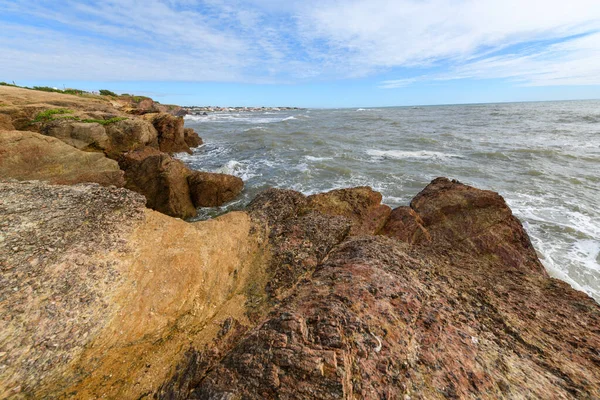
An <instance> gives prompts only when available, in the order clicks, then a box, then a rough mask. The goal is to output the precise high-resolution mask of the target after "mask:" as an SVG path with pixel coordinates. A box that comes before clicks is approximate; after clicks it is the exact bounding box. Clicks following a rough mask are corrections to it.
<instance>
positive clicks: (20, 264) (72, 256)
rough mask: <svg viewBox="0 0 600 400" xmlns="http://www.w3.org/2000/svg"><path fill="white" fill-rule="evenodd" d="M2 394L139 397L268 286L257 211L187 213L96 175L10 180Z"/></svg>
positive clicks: (1, 311)
mask: <svg viewBox="0 0 600 400" xmlns="http://www.w3.org/2000/svg"><path fill="white" fill-rule="evenodd" d="M0 194H1V195H0V216H1V218H0V227H1V232H2V237H1V238H2V240H0V255H2V257H0V260H1V261H0V262H1V264H0V266H1V268H2V275H1V276H0V280H1V282H0V283H1V285H0V298H1V299H2V303H1V306H0V319H1V320H2V321H3V324H2V325H0V364H2V365H3V368H2V369H0V398H13V399H14V398H17V399H19V398H57V397H65V398H77V399H83V398H100V397H105V398H120V399H137V398H140V397H143V396H147V395H148V394H149V393H153V392H155V391H157V390H158V386H159V385H160V384H161V383H163V382H164V381H165V380H166V379H167V378H168V377H169V376H171V375H172V374H173V373H174V372H175V366H176V365H177V364H178V363H179V362H180V361H181V360H183V358H184V355H185V353H186V351H187V349H188V348H189V347H190V346H195V347H198V348H201V347H202V346H204V345H205V344H208V343H210V342H211V340H212V339H213V338H216V337H217V336H218V334H219V332H221V331H222V323H223V321H225V320H227V319H228V318H234V319H235V321H236V324H242V325H243V324H248V321H247V317H246V316H245V311H246V307H245V304H247V302H253V299H254V297H253V296H254V295H253V291H254V292H256V291H260V288H261V287H262V286H264V282H262V281H261V279H264V265H265V264H266V263H265V261H264V260H263V257H264V256H265V253H264V249H263V248H262V247H261V246H262V245H261V243H264V242H263V241H262V239H260V236H257V233H254V234H252V233H251V221H250V218H249V217H248V215H247V214H245V213H241V212H238V213H230V214H227V215H225V216H223V217H220V218H217V219H215V220H211V221H207V222H199V223H193V224H190V223H186V222H183V221H181V220H177V219H173V218H170V217H168V216H165V215H162V214H159V213H156V212H154V211H151V210H148V209H145V208H144V199H143V197H142V196H140V195H138V194H135V193H133V192H131V191H127V190H124V189H107V188H102V187H99V186H94V185H78V186H71V187H69V186H50V185H45V184H42V183H39V182H37V183H36V182H34V183H29V182H23V183H21V182H5V183H0Z"/></svg>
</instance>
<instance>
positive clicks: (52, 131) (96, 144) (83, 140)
mask: <svg viewBox="0 0 600 400" xmlns="http://www.w3.org/2000/svg"><path fill="white" fill-rule="evenodd" d="M42 133H43V134H44V135H48V136H52V137H55V138H57V139H60V140H62V141H63V142H65V143H66V144H68V145H70V146H73V147H75V148H77V149H80V150H84V151H104V150H107V149H108V147H109V143H110V139H109V137H108V135H107V134H106V129H104V127H103V126H102V125H100V124H97V123H84V122H73V121H61V120H57V121H53V122H52V123H50V124H48V125H47V126H45V127H44V129H43V130H42Z"/></svg>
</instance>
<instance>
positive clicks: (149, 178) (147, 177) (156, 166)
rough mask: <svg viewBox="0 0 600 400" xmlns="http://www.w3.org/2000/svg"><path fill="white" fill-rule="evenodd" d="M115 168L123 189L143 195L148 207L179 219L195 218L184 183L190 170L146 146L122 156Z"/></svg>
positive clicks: (186, 182)
mask: <svg viewBox="0 0 600 400" xmlns="http://www.w3.org/2000/svg"><path fill="white" fill-rule="evenodd" d="M119 166H120V167H121V169H122V170H123V171H125V180H126V184H125V187H126V188H128V189H130V190H133V191H135V192H137V193H140V194H143V195H144V197H146V200H147V202H146V205H147V206H148V207H150V208H152V209H153V210H157V211H160V212H162V213H164V214H167V215H170V216H173V217H179V218H183V219H186V218H191V217H194V216H195V215H196V207H194V204H193V203H192V197H191V194H190V188H189V186H188V181H187V177H188V175H189V174H190V173H191V171H190V170H189V169H188V168H187V167H186V166H185V165H184V164H183V163H182V162H181V161H179V160H175V159H173V158H172V157H171V156H169V155H168V154H165V153H162V152H160V151H158V150H157V149H154V148H151V147H146V148H144V149H141V150H136V151H132V152H129V153H126V154H124V155H123V156H122V157H121V158H120V159H119Z"/></svg>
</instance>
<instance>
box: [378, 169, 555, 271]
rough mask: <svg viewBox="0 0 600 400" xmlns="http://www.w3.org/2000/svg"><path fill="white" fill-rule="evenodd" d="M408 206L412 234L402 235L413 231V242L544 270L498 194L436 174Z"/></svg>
mask: <svg viewBox="0 0 600 400" xmlns="http://www.w3.org/2000/svg"><path fill="white" fill-rule="evenodd" d="M410 208H411V209H412V211H414V214H415V217H416V218H418V223H417V224H412V225H410V227H409V229H411V230H412V233H410V234H409V233H405V235H409V236H412V238H413V240H412V241H413V242H414V243H430V245H431V246H435V247H437V248H440V247H451V248H452V249H454V250H461V251H464V252H468V253H476V254H479V255H487V256H490V257H495V258H497V259H498V260H500V261H502V264H503V265H505V266H507V267H511V268H523V269H526V270H528V271H529V270H533V271H536V272H537V273H540V274H544V275H546V270H545V269H544V267H543V265H542V264H541V263H540V261H539V260H538V258H537V255H536V253H535V250H534V248H533V245H532V244H531V241H530V240H529V236H527V233H526V232H525V230H524V229H523V226H522V225H521V222H520V221H519V220H518V219H517V218H515V217H514V216H513V214H512V212H511V210H510V208H509V207H508V205H507V204H506V202H505V201H504V199H503V198H502V196H500V195H499V194H498V193H495V192H491V191H488V190H479V189H475V188H473V187H470V186H467V185H463V184H461V183H460V182H458V181H450V180H448V179H446V178H437V179H435V180H433V181H432V182H431V183H430V184H429V185H428V186H427V187H426V188H425V189H423V191H421V192H420V193H419V194H418V195H417V196H416V197H415V198H414V199H413V200H412V201H411V203H410ZM389 229H390V223H389V222H388V230H389ZM385 230H386V229H385V228H384V231H385ZM395 236H398V235H397V234H396V235H395Z"/></svg>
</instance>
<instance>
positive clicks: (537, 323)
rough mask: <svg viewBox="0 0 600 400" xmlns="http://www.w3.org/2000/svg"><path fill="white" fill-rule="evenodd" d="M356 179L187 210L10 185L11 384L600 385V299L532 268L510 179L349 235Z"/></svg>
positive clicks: (412, 393) (227, 389) (431, 198)
mask: <svg viewBox="0 0 600 400" xmlns="http://www.w3.org/2000/svg"><path fill="white" fill-rule="evenodd" d="M141 153H146V154H145V156H144V154H141ZM157 153H158V154H157ZM128 156H129V157H131V158H136V157H137V158H139V160H138V163H137V164H139V163H141V162H142V161H143V160H145V159H147V158H151V157H164V156H166V155H164V154H161V153H160V152H158V151H157V150H156V149H145V150H141V151H137V152H133V153H131V154H128ZM167 157H168V156H167ZM153 162H154V161H153ZM137 164H136V163H134V165H137ZM348 192H349V193H334V194H327V195H326V196H320V197H317V199H316V200H315V199H314V198H313V199H312V200H311V199H310V197H309V198H307V197H306V196H304V195H302V194H300V193H297V192H293V191H288V190H278V189H271V190H268V191H266V192H264V193H261V194H260V195H259V196H257V198H256V199H255V200H254V201H253V202H252V203H251V204H250V206H249V207H248V213H245V212H235V213H229V214H226V215H223V216H221V217H219V218H217V219H214V220H210V221H204V222H198V223H185V222H184V221H178V220H175V219H172V218H169V217H167V216H165V215H161V214H158V213H156V212H153V211H150V210H146V209H144V208H143V203H144V200H143V199H142V198H141V196H138V195H136V194H134V193H133V192H130V191H126V190H123V189H116V188H102V187H100V186H97V185H89V184H88V185H78V186H73V187H67V186H50V185H46V184H42V183H39V182H25V183H19V182H4V183H2V182H0V232H2V236H0V254H2V255H6V256H4V257H2V258H0V262H2V264H0V267H1V268H2V274H1V275H0V298H1V299H2V302H3V303H2V308H0V320H2V321H3V324H0V338H1V339H0V357H3V358H2V365H3V368H2V369H0V397H1V398H6V397H16V398H66V397H70V398H99V397H105V398H126V399H128V398H156V399H276V398H294V399H342V398H347V399H353V398H361V399H362V398H365V399H371V398H373V399H379V398H394V399H395V398H400V399H406V398H414V399H438V398H440V399H441V398H482V399H485V398H494V399H496V398H505V399H513V398H560V399H580V398H584V399H593V398H600V368H598V366H599V365H600V354H599V353H598V349H599V348H600V306H599V305H598V304H597V303H596V302H594V301H593V299H591V298H590V297H589V296H587V295H585V294H584V293H582V292H578V291H575V290H573V289H572V288H571V287H569V285H568V284H566V283H564V282H561V281H558V280H556V279H552V278H549V277H548V276H547V274H545V273H542V272H540V271H538V270H536V269H535V268H533V267H532V265H531V264H529V262H528V260H530V259H532V258H535V251H534V250H533V248H529V247H527V246H526V245H525V244H526V243H525V242H524V240H525V239H527V240H528V238H527V235H526V233H525V232H524V231H523V230H522V227H520V225H515V224H514V223H513V219H514V217H513V216H512V213H508V214H507V213H506V210H505V208H504V207H505V203H504V202H503V200H502V198H501V197H500V196H499V195H497V194H495V193H493V192H488V191H482V190H478V189H475V188H471V187H468V186H465V185H462V184H460V183H458V182H452V181H449V180H446V179H437V180H434V181H433V182H432V183H431V184H430V185H429V186H428V187H427V188H425V189H424V190H423V192H421V193H420V194H419V195H418V196H417V197H416V198H415V199H414V200H413V202H412V203H411V207H410V208H408V207H404V208H401V209H396V210H395V211H394V212H393V213H392V215H391V216H390V219H389V221H388V222H387V223H386V224H383V225H382V229H380V230H379V231H380V232H387V233H389V234H391V235H392V236H393V237H385V236H383V235H376V236H374V235H369V234H359V235H351V234H350V233H351V230H355V231H356V232H359V233H360V232H361V230H357V227H359V228H361V229H365V225H367V226H372V227H373V228H371V227H369V228H368V229H369V230H371V229H375V226H378V225H379V222H378V223H377V224H373V225H368V224H365V222H364V219H363V216H364V215H369V212H364V210H373V209H376V208H377V204H378V202H377V196H376V195H373V194H371V193H370V191H369V190H366V189H365V188H359V189H358V190H357V192H358V194H357V193H352V191H351V190H349V191H348ZM498 198H499V199H500V200H502V201H498ZM360 199H362V200H360ZM310 206H312V208H311V207H310ZM354 207H357V208H356V209H354ZM509 211H510V210H509ZM361 212H362V213H361ZM357 216H359V217H360V218H358V217H357ZM436 218H439V219H436ZM463 221H466V222H469V223H474V224H479V225H478V226H470V227H467V226H464V227H463V228H462V230H461V228H460V227H461V224H465V223H466V222H463ZM367 222H369V221H368V220H367ZM490 222H492V224H490ZM511 229H512V231H511V232H512V234H509V230H511ZM426 233H429V237H428V236H427V235H426ZM480 237H483V238H486V239H485V240H480V239H479V238H480ZM492 238H494V239H495V240H496V241H497V243H495V244H494V245H493V246H492V245H490V242H489V240H491V239H492ZM462 242H466V243H462ZM514 252H521V254H520V255H521V259H519V260H517V259H515V258H508V259H507V258H506V257H505V254H514ZM5 260H6V262H5ZM515 261H518V262H516V263H515Z"/></svg>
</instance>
